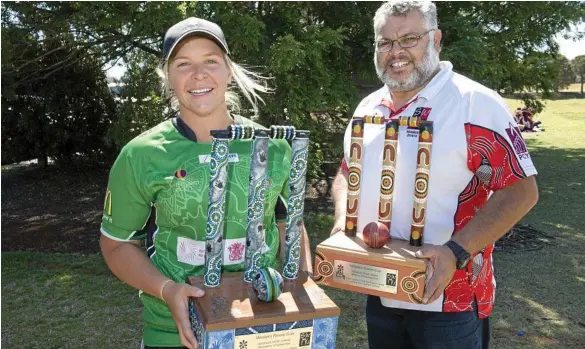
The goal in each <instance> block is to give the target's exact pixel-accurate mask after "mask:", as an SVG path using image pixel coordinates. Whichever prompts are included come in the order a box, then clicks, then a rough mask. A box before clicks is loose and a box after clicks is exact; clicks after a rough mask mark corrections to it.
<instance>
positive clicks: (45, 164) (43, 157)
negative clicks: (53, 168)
mask: <svg viewBox="0 0 585 349" xmlns="http://www.w3.org/2000/svg"><path fill="white" fill-rule="evenodd" d="M37 161H38V164H39V165H41V166H42V167H43V168H47V167H48V166H49V159H48V158H47V155H46V154H43V155H41V156H39V157H38V158H37Z"/></svg>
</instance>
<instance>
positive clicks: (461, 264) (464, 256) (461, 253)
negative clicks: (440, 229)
mask: <svg viewBox="0 0 585 349" xmlns="http://www.w3.org/2000/svg"><path fill="white" fill-rule="evenodd" d="M445 246H447V247H448V248H449V249H450V250H451V252H453V255H455V258H457V263H456V264H455V265H456V266H457V269H465V267H467V264H469V261H470V260H471V255H470V254H469V252H467V251H465V249H464V248H463V247H461V245H459V244H458V243H456V242H455V241H453V240H449V241H447V242H446V243H445Z"/></svg>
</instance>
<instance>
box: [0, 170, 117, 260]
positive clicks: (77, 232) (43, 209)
mask: <svg viewBox="0 0 585 349" xmlns="http://www.w3.org/2000/svg"><path fill="white" fill-rule="evenodd" d="M107 176H108V174H107V171H106V170H103V169H71V170H64V169H59V168H56V167H49V168H42V167H37V166H31V167H27V168H18V167H17V168H13V169H8V170H7V169H3V170H2V251H14V250H28V251H54V252H86V253H93V252H97V251H98V249H99V246H98V238H99V226H100V217H101V209H102V205H103V198H104V193H105V188H106V186H107Z"/></svg>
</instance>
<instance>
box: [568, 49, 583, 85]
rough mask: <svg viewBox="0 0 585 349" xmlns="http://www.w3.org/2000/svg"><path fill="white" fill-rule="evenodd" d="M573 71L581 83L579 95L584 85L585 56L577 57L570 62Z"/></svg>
mask: <svg viewBox="0 0 585 349" xmlns="http://www.w3.org/2000/svg"><path fill="white" fill-rule="evenodd" d="M571 65H572V66H573V71H574V72H575V74H577V76H578V77H579V79H580V81H581V93H583V84H584V83H585V55H581V56H577V57H575V58H573V61H571Z"/></svg>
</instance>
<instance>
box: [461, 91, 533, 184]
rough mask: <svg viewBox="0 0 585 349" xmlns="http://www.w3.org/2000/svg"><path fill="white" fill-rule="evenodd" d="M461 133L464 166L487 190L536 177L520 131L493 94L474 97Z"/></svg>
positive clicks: (499, 100) (497, 97) (479, 94)
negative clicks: (463, 148) (465, 142)
mask: <svg viewBox="0 0 585 349" xmlns="http://www.w3.org/2000/svg"><path fill="white" fill-rule="evenodd" d="M465 133H466V137H467V166H468V168H469V169H470V170H471V171H472V172H474V173H475V175H476V176H477V177H478V179H479V180H480V181H481V182H482V183H483V184H484V185H486V187H488V188H489V189H490V190H493V191H496V190H499V189H501V188H504V187H506V186H508V185H511V184H514V183H516V182H517V181H518V180H520V179H522V178H525V177H528V176H531V175H535V174H536V169H535V168H534V165H533V164H532V160H531V158H530V154H529V153H528V149H527V147H526V143H524V139H523V138H522V134H521V132H520V129H519V128H518V126H517V124H516V123H515V122H514V119H513V117H512V114H511V113H510V112H509V111H508V109H507V107H506V105H505V102H504V101H503V100H502V98H501V97H499V96H498V95H497V94H495V93H493V94H489V93H478V95H477V96H474V98H473V101H472V102H471V105H470V117H469V122H468V123H466V124H465Z"/></svg>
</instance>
